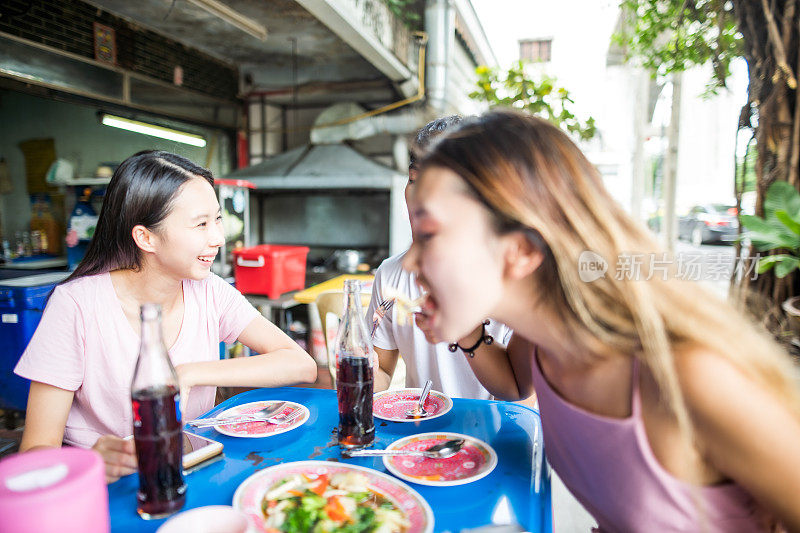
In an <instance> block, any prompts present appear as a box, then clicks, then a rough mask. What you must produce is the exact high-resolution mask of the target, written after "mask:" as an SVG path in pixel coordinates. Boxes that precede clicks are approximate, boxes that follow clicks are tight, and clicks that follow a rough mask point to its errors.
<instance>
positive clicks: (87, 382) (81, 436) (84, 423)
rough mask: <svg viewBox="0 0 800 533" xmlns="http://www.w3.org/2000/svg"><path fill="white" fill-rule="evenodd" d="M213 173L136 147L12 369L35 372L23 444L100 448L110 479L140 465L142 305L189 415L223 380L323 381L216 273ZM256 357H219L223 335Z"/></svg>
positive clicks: (256, 383) (206, 403)
mask: <svg viewBox="0 0 800 533" xmlns="http://www.w3.org/2000/svg"><path fill="white" fill-rule="evenodd" d="M213 185H214V178H213V176H212V175H211V173H210V172H209V171H208V170H206V169H204V168H202V167H199V166H197V165H195V164H194V163H192V162H191V161H189V160H187V159H185V158H183V157H181V156H178V155H175V154H171V153H167V152H156V151H148V152H140V153H138V154H136V155H133V156H131V157H130V158H128V159H127V160H125V161H124V162H123V163H122V164H121V165H120V166H119V168H117V170H116V172H115V173H114V176H113V177H112V178H111V183H109V186H108V189H107V192H106V198H105V201H104V203H103V209H102V210H101V212H100V217H99V220H98V223H97V229H96V231H95V235H94V238H93V239H92V242H91V243H90V244H89V248H88V250H87V252H86V257H85V258H84V260H83V261H82V262H81V264H80V265H78V268H77V269H76V270H75V272H73V273H72V275H70V276H69V278H67V279H66V280H65V281H64V282H63V283H61V284H60V285H59V286H58V287H56V289H55V291H54V292H53V294H52V296H51V298H50V300H49V301H48V303H47V307H46V308H45V310H44V315H43V316H42V320H41V323H40V324H39V327H38V328H37V330H36V332H35V333H34V335H33V338H32V339H31V342H30V344H29V345H28V347H27V349H26V350H25V353H24V354H23V355H22V358H21V359H20V362H19V363H18V364H17V367H16V369H15V372H16V373H17V374H19V375H20V376H22V377H24V378H27V379H30V380H31V388H30V393H29V396H28V410H27V415H26V420H25V432H24V433H23V437H22V444H21V445H20V449H21V451H25V450H30V449H33V448H39V447H47V446H61V444H62V442H63V443H65V444H70V445H74V446H81V447H86V448H89V447H92V448H94V449H95V450H97V451H98V452H100V454H101V455H102V456H103V458H104V460H105V463H106V478H107V479H108V480H109V481H113V480H115V479H117V478H118V477H120V476H122V475H126V474H129V473H132V472H133V471H134V470H135V467H136V461H135V455H134V448H133V442H132V441H130V440H124V437H126V436H128V435H130V434H131V433H132V428H133V425H132V424H133V420H132V417H133V415H132V409H131V403H130V401H131V400H130V386H131V380H132V379H133V370H134V366H135V364H136V358H137V354H138V349H139V327H140V322H139V309H140V307H141V305H142V304H144V303H158V304H160V305H161V308H162V317H163V322H162V326H163V336H164V342H165V344H166V346H167V347H168V349H169V356H170V359H171V360H172V362H173V364H174V365H175V367H176V370H177V372H178V379H179V383H180V387H181V405H182V406H184V409H185V412H184V413H183V416H184V417H185V418H195V417H197V416H198V415H200V414H201V413H203V412H204V411H206V410H208V409H210V408H211V407H212V406H213V402H214V391H215V386H244V387H276V386H281V385H287V384H293V383H298V382H312V381H314V379H316V364H315V363H314V361H313V359H311V357H310V356H309V355H308V354H307V353H305V352H304V351H303V350H302V349H301V348H300V347H299V346H298V345H297V344H296V343H295V342H294V341H292V340H291V339H290V338H289V337H288V336H287V335H286V334H284V333H283V332H282V331H281V330H280V329H278V328H277V327H276V326H275V325H273V324H272V323H270V322H269V321H268V320H267V319H265V318H264V317H263V316H261V315H260V314H259V313H258V311H256V309H255V308H253V306H252V305H250V304H249V303H248V302H247V300H245V298H244V297H243V296H242V295H241V293H239V292H238V291H236V290H235V289H234V288H233V287H231V286H230V285H229V284H228V283H226V282H225V281H223V280H222V279H221V278H219V277H218V276H216V275H214V274H212V273H211V264H212V263H213V261H214V258H215V257H216V255H217V252H218V251H219V249H220V248H221V247H222V245H223V244H224V242H225V239H224V236H223V231H222V223H221V216H220V207H219V203H218V202H217V198H216V195H215V193H214V187H213ZM236 340H239V341H241V342H242V343H243V344H244V345H246V346H248V347H249V348H251V349H252V350H253V351H254V352H255V353H258V354H262V355H257V356H253V357H246V358H239V359H231V360H225V361H220V360H219V343H220V341H225V342H234V341H236Z"/></svg>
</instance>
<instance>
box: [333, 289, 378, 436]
mask: <svg viewBox="0 0 800 533" xmlns="http://www.w3.org/2000/svg"><path fill="white" fill-rule="evenodd" d="M334 356H335V357H336V397H337V400H338V403H339V428H338V429H339V446H340V447H343V448H363V447H365V446H369V445H371V444H372V441H373V440H374V439H375V423H374V421H373V418H372V389H373V372H372V343H371V342H370V338H369V334H368V333H367V324H366V322H365V321H364V311H363V310H362V309H361V282H360V281H359V280H355V279H348V280H345V283H344V313H343V314H342V321H341V322H340V323H339V331H338V332H337V334H336V344H335V345H334Z"/></svg>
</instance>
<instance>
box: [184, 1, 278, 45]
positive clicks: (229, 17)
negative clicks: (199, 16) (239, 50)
mask: <svg viewBox="0 0 800 533" xmlns="http://www.w3.org/2000/svg"><path fill="white" fill-rule="evenodd" d="M189 2H191V3H192V4H194V5H196V6H197V7H201V8H203V9H205V10H206V11H208V12H209V13H211V14H212V15H215V16H217V17H219V18H221V19H222V20H224V21H225V22H227V23H228V24H231V25H233V26H236V27H237V28H239V29H240V30H242V31H243V32H245V33H249V34H250V35H252V36H253V37H255V38H256V39H260V40H262V41H266V40H267V28H266V27H265V26H264V25H263V24H259V23H258V22H256V21H255V20H253V19H251V18H247V17H245V16H244V15H242V14H241V13H239V12H238V11H234V10H233V9H231V8H230V7H228V6H227V5H225V4H223V3H222V2H219V1H218V0H189Z"/></svg>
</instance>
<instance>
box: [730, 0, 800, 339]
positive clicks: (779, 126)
mask: <svg viewBox="0 0 800 533" xmlns="http://www.w3.org/2000/svg"><path fill="white" fill-rule="evenodd" d="M798 1H800V0H733V4H734V10H735V12H736V18H737V22H738V26H739V30H740V31H741V33H742V35H743V36H744V50H743V55H744V57H745V59H746V60H747V65H748V71H749V74H750V85H749V87H748V101H747V104H746V105H745V108H744V109H743V112H742V117H743V120H742V121H740V127H742V126H744V127H752V128H753V130H754V133H755V139H756V148H757V150H758V159H757V161H756V168H755V170H756V176H757V180H756V190H757V200H756V213H755V214H756V215H759V216H763V215H764V196H765V194H766V191H767V188H768V187H769V186H770V185H771V184H772V183H774V182H775V181H778V180H781V181H788V182H789V183H792V184H793V185H794V186H795V187H798V186H799V185H800V184H798V173H799V172H800V167H799V166H798V156H799V155H800V154H799V152H800V115H799V114H798V108H797V103H798V101H797V98H798V91H797V77H798V74H799V73H800V64H799V63H798V60H800V54H799V53H798V48H799V47H800V6H798ZM748 121H749V122H750V124H747V122H748ZM742 123H744V124H742ZM755 254H756V251H755V250H750V257H753V256H754V255H755ZM762 255H763V253H762ZM749 278H750V276H743V277H742V279H741V280H740V282H739V284H740V287H739V289H740V292H739V294H749V295H750V296H755V299H756V300H762V302H764V305H759V306H758V307H759V309H758V311H756V310H755V309H753V311H756V312H759V313H763V312H764V311H767V313H763V314H761V317H766V318H765V320H766V321H767V324H766V325H767V326H768V327H769V328H770V329H771V330H772V331H774V332H777V330H778V329H781V324H782V323H783V322H784V320H782V312H781V310H780V304H781V302H783V300H785V299H786V298H788V297H790V296H794V295H796V294H797V279H796V278H797V276H796V275H790V276H787V277H786V278H783V279H778V278H777V277H775V275H774V273H773V271H769V272H767V273H765V274H760V275H759V276H758V278H757V279H756V280H751V279H749ZM743 301H744V300H743ZM747 302H748V303H753V300H752V299H748V300H747Z"/></svg>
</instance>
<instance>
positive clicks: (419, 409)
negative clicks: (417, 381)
mask: <svg viewBox="0 0 800 533" xmlns="http://www.w3.org/2000/svg"><path fill="white" fill-rule="evenodd" d="M432 385H433V381H431V380H430V379H429V380H428V381H426V382H425V387H423V388H422V394H420V395H419V403H418V404H417V406H416V407H415V408H414V409H409V410H407V411H406V416H407V417H408V418H421V417H423V416H428V411H426V410H425V408H424V407H423V405H425V400H427V399H428V394H429V393H430V392H431V386H432Z"/></svg>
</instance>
